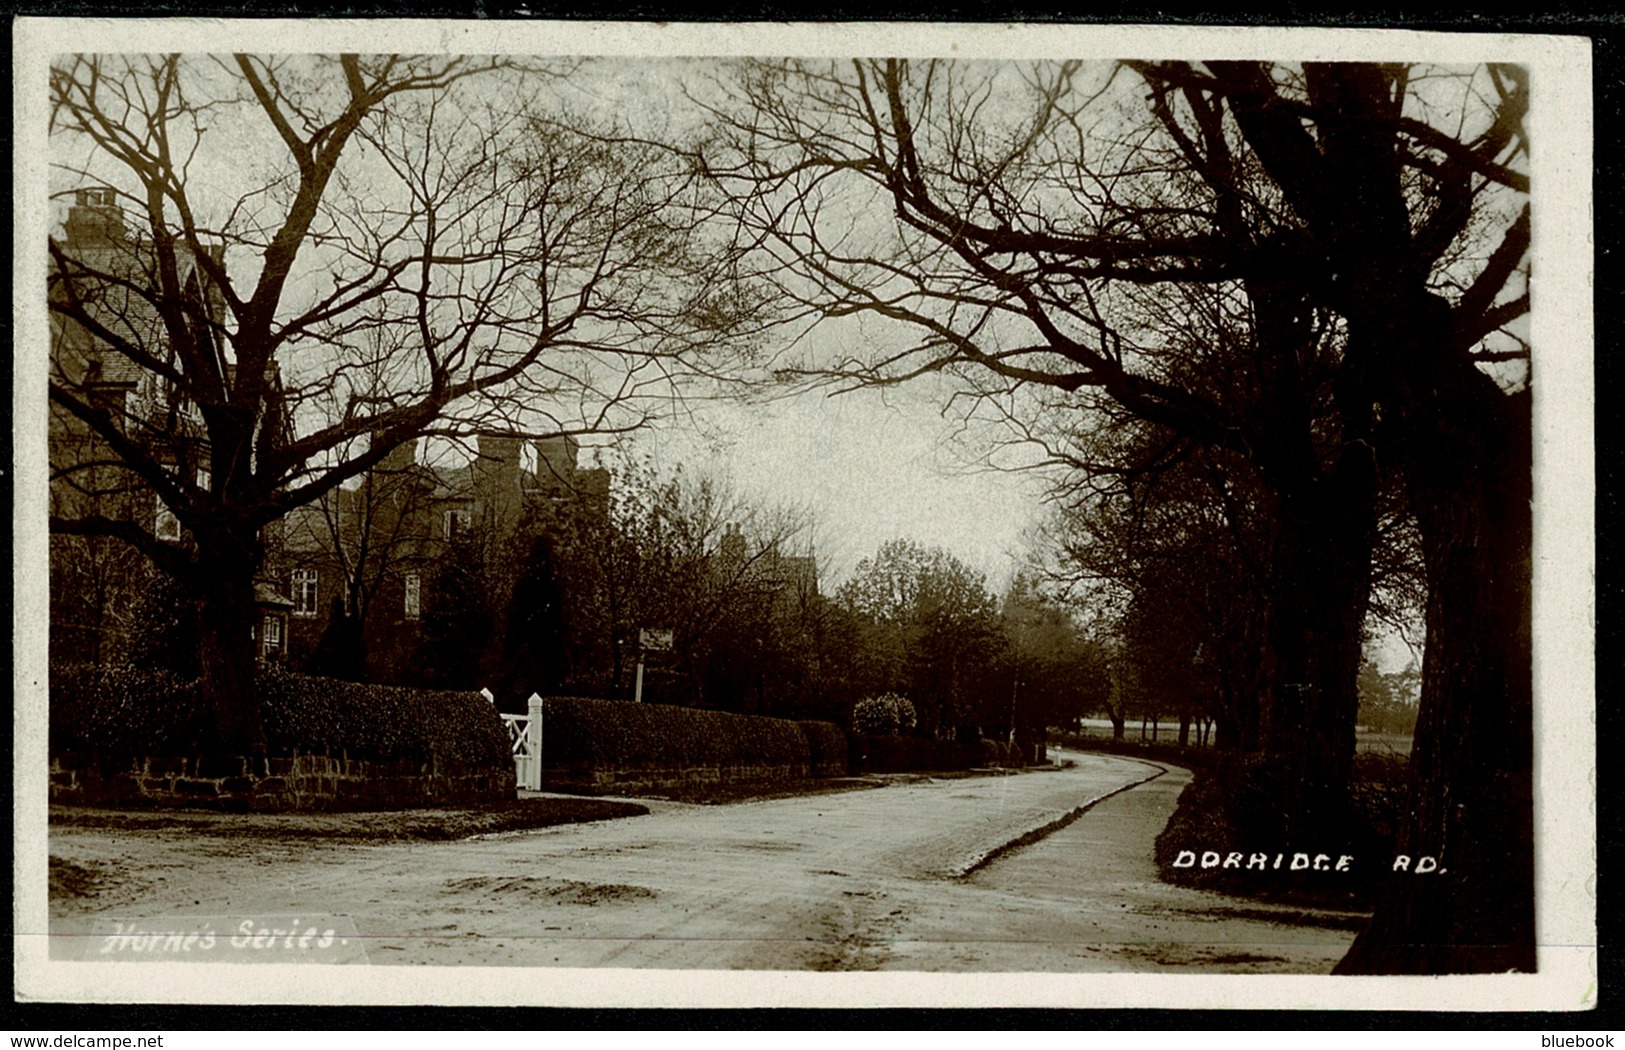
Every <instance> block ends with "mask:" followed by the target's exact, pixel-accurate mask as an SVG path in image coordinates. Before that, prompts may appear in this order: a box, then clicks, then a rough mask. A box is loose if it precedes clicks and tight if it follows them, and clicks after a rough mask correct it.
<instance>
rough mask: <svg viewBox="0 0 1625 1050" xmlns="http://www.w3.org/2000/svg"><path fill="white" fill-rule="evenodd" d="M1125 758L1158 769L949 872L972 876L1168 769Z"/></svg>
mask: <svg viewBox="0 0 1625 1050" xmlns="http://www.w3.org/2000/svg"><path fill="white" fill-rule="evenodd" d="M1112 757H1114V758H1124V756H1121V755H1114V756H1112ZM1125 761H1129V762H1138V763H1139V764H1140V765H1142V766H1146V767H1148V768H1150V769H1152V770H1155V772H1153V773H1151V774H1150V775H1149V776H1144V777H1141V778H1140V779H1139V780H1136V781H1133V782H1131V783H1128V784H1124V785H1122V786H1121V787H1117V788H1113V789H1112V790H1110V791H1108V792H1106V793H1105V794H1104V795H1097V796H1095V797H1094V798H1092V799H1090V800H1089V801H1087V802H1085V803H1083V805H1081V806H1076V807H1074V808H1072V809H1070V810H1068V811H1067V812H1065V813H1062V814H1061V815H1060V816H1058V817H1056V818H1055V819H1054V820H1051V821H1048V822H1047V823H1044V824H1040V825H1039V826H1038V827H1036V828H1032V829H1030V830H1027V831H1024V832H1022V833H1021V834H1020V835H1017V836H1016V837H1015V838H1013V839H1010V840H1009V841H1007V842H1004V843H1001V844H1000V845H997V846H994V847H993V848H992V849H989V850H985V851H983V852H982V853H980V854H978V855H977V856H976V857H974V858H972V859H971V861H970V862H969V863H968V864H965V865H962V866H961V867H959V868H957V869H955V870H953V871H950V872H949V873H948V874H949V876H950V877H952V878H956V879H965V878H969V877H970V876H972V875H974V874H976V873H977V872H978V871H981V870H982V869H983V868H985V867H987V866H988V865H989V864H992V863H993V862H994V861H996V860H999V859H1000V858H1002V857H1005V856H1008V855H1009V854H1011V853H1014V852H1015V851H1016V850H1018V849H1022V848H1024V847H1026V846H1031V845H1032V844H1033V843H1035V842H1038V841H1039V840H1040V839H1044V838H1047V837H1048V836H1050V835H1053V834H1055V833H1056V832H1057V831H1060V830H1061V829H1062V828H1064V827H1066V826H1067V825H1068V824H1071V823H1072V822H1073V821H1075V820H1077V819H1078V818H1079V817H1081V816H1083V815H1084V814H1085V813H1087V812H1089V811H1090V810H1091V809H1093V808H1095V807H1096V806H1098V805H1099V804H1100V803H1102V802H1104V801H1106V800H1107V799H1109V798H1111V797H1112V796H1114V795H1121V794H1122V793H1123V792H1125V791H1129V790H1131V789H1133V788H1137V787H1139V786H1140V785H1141V784H1148V783H1150V782H1151V781H1153V780H1155V779H1157V778H1158V777H1160V776H1162V775H1163V774H1164V773H1166V772H1168V770H1167V768H1166V767H1164V766H1159V765H1157V764H1156V763H1154V762H1146V761H1143V760H1141V759H1138V758H1125Z"/></svg>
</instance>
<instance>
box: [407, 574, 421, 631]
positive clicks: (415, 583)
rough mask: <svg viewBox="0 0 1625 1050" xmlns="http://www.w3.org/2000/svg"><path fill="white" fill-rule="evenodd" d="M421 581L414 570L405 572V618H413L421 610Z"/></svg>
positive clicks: (416, 616) (415, 617)
mask: <svg viewBox="0 0 1625 1050" xmlns="http://www.w3.org/2000/svg"><path fill="white" fill-rule="evenodd" d="M422 598H423V583H422V580H421V579H420V578H419V577H418V574H417V573H415V572H409V573H407V574H406V618H407V619H408V620H415V619H417V618H418V615H419V613H420V612H422V608H423V606H422Z"/></svg>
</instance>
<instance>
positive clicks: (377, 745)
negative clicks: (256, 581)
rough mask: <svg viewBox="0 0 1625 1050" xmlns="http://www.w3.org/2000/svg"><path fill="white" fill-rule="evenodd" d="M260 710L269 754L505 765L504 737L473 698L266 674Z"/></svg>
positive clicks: (485, 704) (486, 706)
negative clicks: (330, 755)
mask: <svg viewBox="0 0 1625 1050" xmlns="http://www.w3.org/2000/svg"><path fill="white" fill-rule="evenodd" d="M259 693H260V710H261V712H262V713H263V715H264V718H265V735H266V738H267V740H268V741H269V743H270V746H271V750H272V751H273V752H294V751H299V752H310V753H315V752H326V753H328V754H338V753H339V752H341V751H342V752H344V753H345V754H347V755H349V756H350V757H351V758H369V759H385V760H389V759H404V760H411V761H427V760H428V759H429V758H430V757H431V756H437V757H439V758H440V759H441V760H443V761H450V762H454V763H461V764H463V765H467V766H473V767H479V766H503V765H506V764H507V763H509V762H511V761H512V760H513V753H512V752H511V751H510V750H509V745H508V731H507V729H506V728H504V726H503V724H502V717H501V715H499V714H498V713H497V710H496V708H495V707H494V706H492V704H491V702H490V701H489V700H487V699H486V698H485V697H484V696H483V695H481V694H479V693H465V692H455V691H451V690H428V689H411V688H407V687H404V686H390V685H372V684H367V683H361V682H346V681H341V680H339V679H336V678H315V677H312V676H309V675H297V674H288V673H286V672H283V671H267V672H265V673H262V674H261V675H260V677H259Z"/></svg>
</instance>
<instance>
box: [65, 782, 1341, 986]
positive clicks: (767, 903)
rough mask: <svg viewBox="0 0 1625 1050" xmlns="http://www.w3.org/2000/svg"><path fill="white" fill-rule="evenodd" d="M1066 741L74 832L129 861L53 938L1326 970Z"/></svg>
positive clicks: (604, 961)
mask: <svg viewBox="0 0 1625 1050" xmlns="http://www.w3.org/2000/svg"><path fill="white" fill-rule="evenodd" d="M1070 757H1071V758H1072V759H1073V761H1074V763H1075V765H1074V766H1073V767H1072V768H1068V769H1063V770H1058V771H1054V772H1033V773H1024V774H1020V775H1009V776H993V777H978V778H971V779H941V780H939V779H931V778H918V779H915V780H913V781H907V782H905V781H898V782H893V783H891V784H889V785H888V786H886V787H884V788H879V789H874V790H865V791H851V792H844V793H837V794H826V795H817V796H807V797H799V798H788V799H776V800H770V801H760V802H747V803H738V804H734V805H725V806H698V805H684V804H678V803H662V802H654V803H651V804H650V805H651V810H652V812H651V813H650V814H649V815H648V816H643V817H635V818H629V819H622V820H615V821H605V822H601V823H596V824H585V825H570V826H564V827H555V828H546V829H541V830H536V831H526V832H514V833H507V834H502V835H492V836H485V837H480V838H475V839H467V840H463V841H459V842H449V843H431V842H413V843H396V844H388V845H356V844H332V843H320V842H315V843H310V844H299V843H287V842H280V841H279V842H276V843H272V844H266V845H263V846H262V845H255V846H246V845H245V843H244V840H243V839H242V838H240V837H239V838H224V837H211V836H202V835H176V834H174V833H173V832H162V831H134V832H125V833H118V834H113V833H109V832H107V831H105V830H93V829H83V828H60V829H56V830H53V832H52V834H51V843H50V845H51V852H52V855H53V856H56V857H61V858H63V859H66V860H69V861H72V862H74V863H75V864H81V865H85V866H87V867H90V868H93V869H97V870H109V869H111V868H113V867H114V866H117V868H118V870H121V871H122V872H124V873H125V877H124V878H123V879H121V880H120V881H119V882H118V884H117V885H115V886H111V887H109V888H107V889H105V890H104V891H103V892H101V893H100V894H99V895H96V896H87V897H83V898H67V899H61V900H53V901H52V908H51V914H52V920H51V922H52V925H51V932H52V934H53V939H52V954H53V956H56V957H64V958H67V957H77V954H78V951H80V950H82V946H83V944H84V943H85V941H84V934H86V933H87V932H88V930H89V929H90V926H91V923H92V921H93V920H95V919H97V918H106V917H107V916H110V915H118V916H127V917H134V916H148V917H153V916H160V915H161V916H166V917H167V916H188V915H190V916H204V915H210V916H235V915H253V914H289V913H298V912H305V913H323V914H334V915H349V916H351V917H352V918H353V919H354V922H355V925H356V928H357V930H358V931H359V932H360V934H361V935H362V938H363V939H364V943H365V945H366V954H367V958H368V960H369V961H370V962H371V963H372V964H374V965H378V964H434V965H464V964H471V965H483V966H573V967H656V968H666V969H691V968H703V969H760V970H918V971H934V972H943V971H983V970H998V971H1039V970H1042V971H1056V972H1095V971H1099V972H1110V971H1125V970H1128V971H1137V970H1153V971H1154V970H1166V969H1168V968H1170V967H1173V968H1180V969H1186V970H1187V971H1191V972H1204V973H1221V972H1238V973H1260V972H1293V973H1325V972H1329V970H1330V968H1331V966H1332V964H1333V963H1334V962H1335V961H1336V960H1337V958H1338V957H1340V956H1341V955H1342V953H1343V951H1344V950H1345V949H1346V948H1347V946H1348V944H1349V942H1350V941H1351V940H1352V937H1353V934H1352V933H1350V932H1347V931H1346V930H1342V929H1334V928H1328V927H1326V926H1317V925H1302V924H1285V923H1283V922H1277V921H1273V920H1274V919H1275V918H1276V917H1280V918H1286V917H1287V911H1286V910H1285V909H1280V910H1277V911H1272V910H1271V909H1268V908H1261V907H1259V906H1255V905H1247V904H1245V902H1241V901H1237V900H1235V899H1233V898H1226V897H1219V896H1216V895H1212V894H1206V893H1201V892H1197V891H1191V890H1184V889H1180V888H1177V887H1171V886H1166V885H1164V884H1162V883H1160V882H1158V881H1157V880H1156V872H1155V868H1154V866H1153V864H1152V852H1151V846H1152V841H1153V840H1154V838H1155V837H1156V834H1157V832H1158V831H1160V829H1161V828H1162V826H1163V824H1164V823H1165V822H1166V820H1167V817H1168V814H1169V813H1171V812H1172V809H1173V804H1174V800H1175V799H1176V798H1177V796H1178V791H1179V789H1180V787H1181V786H1182V785H1183V783H1184V782H1185V781H1186V779H1187V777H1188V774H1185V773H1184V771H1182V770H1169V771H1166V772H1163V771H1161V770H1159V769H1158V768H1156V767H1152V766H1149V765H1147V764H1145V763H1142V762H1137V761H1133V760H1129V759H1122V758H1116V757H1110V756H1104V755H1074V756H1070ZM1105 796H1110V797H1106V798H1105V801H1102V802H1099V803H1098V804H1096V805H1093V806H1092V807H1090V808H1088V809H1087V811H1086V812H1084V813H1083V814H1082V816H1081V817H1080V818H1078V819H1076V820H1074V821H1073V822H1072V823H1070V824H1068V825H1066V826H1065V827H1063V828H1061V829H1059V830H1057V831H1054V832H1053V833H1052V834H1049V835H1048V836H1047V837H1045V838H1043V839H1041V840H1040V841H1037V842H1036V843H1033V844H1031V845H1027V846H1025V847H1023V848H1020V849H1016V850H1013V851H1010V852H1008V853H999V852H998V851H999V849H1000V847H1002V846H1005V845H1006V844H1008V843H1010V842H1011V841H1012V840H1014V839H1016V838H1018V837H1019V836H1021V835H1022V834H1023V833H1024V832H1028V831H1031V830H1032V829H1035V828H1039V827H1041V826H1043V825H1045V824H1047V823H1049V822H1052V821H1055V820H1056V819H1057V818H1061V817H1064V816H1066V815H1068V814H1074V813H1075V812H1076V811H1077V810H1078V809H1079V808H1080V807H1085V806H1089V804H1090V803H1091V802H1094V801H1095V800H1098V799H1101V798H1103V797H1105ZM990 855H991V860H989V857H990ZM979 862H985V863H981V864H980V866H978V864H979ZM972 869H974V870H972ZM1293 914H1294V915H1295V914H1296V913H1293Z"/></svg>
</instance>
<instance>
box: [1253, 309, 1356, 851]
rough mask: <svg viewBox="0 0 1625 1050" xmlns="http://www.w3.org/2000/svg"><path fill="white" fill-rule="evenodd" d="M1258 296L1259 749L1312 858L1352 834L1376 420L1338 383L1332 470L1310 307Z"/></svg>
mask: <svg viewBox="0 0 1625 1050" xmlns="http://www.w3.org/2000/svg"><path fill="white" fill-rule="evenodd" d="M1247 290H1248V295H1249V298H1250V300H1251V302H1252V305H1253V314H1254V324H1255V332H1254V339H1255V341H1256V346H1257V350H1258V354H1257V359H1258V382H1259V390H1260V397H1261V408H1262V412H1261V413H1260V417H1261V423H1260V427H1259V438H1260V445H1261V446H1262V447H1261V448H1260V449H1259V450H1258V451H1257V452H1256V453H1255V454H1254V455H1255V460H1256V462H1257V464H1258V466H1259V468H1260V471H1261V473H1262V475H1263V478H1264V481H1265V483H1266V485H1267V486H1268V487H1269V489H1270V491H1271V493H1272V494H1273V497H1274V498H1273V501H1272V502H1273V508H1272V509H1273V525H1274V530H1273V531H1274V535H1273V544H1272V556H1271V565H1270V581H1269V600H1268V605H1267V611H1266V631H1265V634H1266V638H1267V640H1268V644H1267V645H1266V646H1265V665H1264V680H1265V683H1266V702H1265V705H1264V710H1263V711H1262V718H1261V723H1262V725H1261V729H1262V733H1261V736H1262V740H1261V743H1262V747H1263V751H1264V754H1265V756H1266V758H1267V759H1268V765H1267V768H1268V769H1269V770H1270V773H1271V775H1272V776H1273V777H1274V778H1275V783H1276V785H1277V789H1278V792H1279V802H1280V806H1279V809H1280V816H1281V820H1282V823H1281V826H1280V828H1279V829H1278V833H1279V834H1280V836H1281V838H1280V844H1281V846H1282V847H1283V848H1287V847H1299V846H1303V847H1307V846H1308V845H1310V844H1311V840H1312V839H1316V838H1321V837H1323V836H1325V835H1327V834H1332V835H1334V836H1335V835H1337V834H1339V833H1341V832H1342V831H1344V830H1346V829H1347V828H1348V825H1349V821H1348V819H1347V815H1346V808H1347V802H1348V783H1349V772H1350V767H1351V763H1352V761H1353V758H1354V726H1355V720H1356V717H1357V714H1358V708H1359V699H1358V693H1357V691H1356V688H1355V679H1356V676H1357V674H1358V672H1359V666H1360V652H1361V643H1362V638H1361V634H1362V628H1363V626H1364V623H1365V613H1366V606H1367V603H1368V601H1369V598H1370V594H1371V548H1372V543H1373V539H1374V536H1375V532H1376V495H1377V465H1376V457H1375V453H1374V452H1373V450H1372V447H1371V445H1370V443H1369V441H1368V439H1369V437H1370V428H1371V409H1370V400H1369V395H1368V394H1367V393H1366V391H1365V389H1364V386H1363V384H1361V383H1360V382H1358V381H1356V380H1355V379H1352V378H1350V377H1348V376H1339V377H1338V378H1337V380H1336V382H1335V384H1334V385H1333V391H1334V393H1335V396H1336V406H1337V420H1336V430H1335V431H1333V433H1334V434H1335V435H1336V438H1335V439H1336V440H1337V441H1338V442H1339V445H1338V447H1337V448H1336V449H1335V459H1334V460H1333V461H1332V462H1331V463H1329V464H1327V463H1325V462H1323V461H1324V459H1325V458H1326V454H1325V453H1324V452H1322V451H1321V449H1320V448H1319V447H1318V446H1319V441H1317V438H1316V426H1315V415H1316V409H1315V408H1314V403H1315V401H1316V397H1317V387H1319V386H1320V385H1322V384H1324V383H1325V381H1326V377H1325V374H1324V371H1321V372H1320V374H1318V375H1317V372H1316V370H1317V366H1316V365H1315V364H1314V361H1315V358H1316V354H1317V340H1318V336H1317V334H1316V333H1315V331H1314V329H1313V326H1312V324H1311V323H1310V318H1311V316H1312V311H1311V310H1310V309H1309V306H1308V302H1307V298H1306V296H1305V294H1304V292H1303V290H1302V289H1301V288H1300V287H1298V286H1296V285H1295V284H1293V283H1292V282H1281V281H1277V280H1268V279H1255V280H1252V281H1249V282H1248V285H1247ZM1318 367H1319V368H1320V369H1324V366H1323V365H1322V366H1318ZM1321 440H1324V439H1321Z"/></svg>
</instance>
